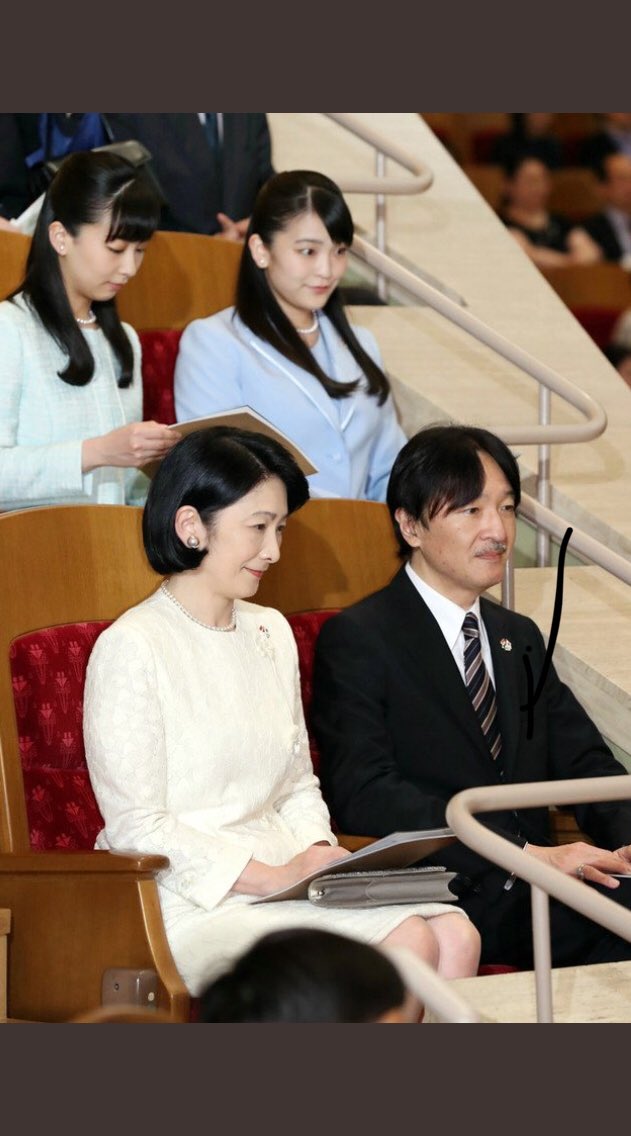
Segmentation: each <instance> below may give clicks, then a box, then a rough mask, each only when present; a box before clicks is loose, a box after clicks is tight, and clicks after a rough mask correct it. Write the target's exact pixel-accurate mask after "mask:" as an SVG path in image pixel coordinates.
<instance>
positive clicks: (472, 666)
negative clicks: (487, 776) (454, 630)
mask: <svg viewBox="0 0 631 1136" xmlns="http://www.w3.org/2000/svg"><path fill="white" fill-rule="evenodd" d="M462 632H463V635H464V638H465V648H464V681H465V685H466V687H467V691H468V694H469V697H470V699H471V701H472V703H473V709H474V710H475V712H476V714H477V716H478V720H479V722H480V727H481V729H482V733H483V734H484V737H485V738H486V742H487V745H488V747H489V749H490V751H491V757H492V758H493V760H494V761H497V759H498V758H499V756H500V754H501V752H502V737H501V734H500V729H499V724H498V721H497V699H496V697H495V690H494V688H493V683H492V682H491V677H490V675H489V672H488V671H487V669H486V667H485V665H484V659H483V658H482V651H481V648H480V628H479V626H478V619H477V616H476V615H474V614H473V612H472V611H469V612H467V614H466V616H465V618H464V623H463V624H462Z"/></svg>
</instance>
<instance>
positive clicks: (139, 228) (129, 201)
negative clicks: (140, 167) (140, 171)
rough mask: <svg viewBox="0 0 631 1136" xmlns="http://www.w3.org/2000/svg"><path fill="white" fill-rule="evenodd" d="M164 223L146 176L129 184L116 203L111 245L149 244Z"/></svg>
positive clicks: (122, 190)
mask: <svg viewBox="0 0 631 1136" xmlns="http://www.w3.org/2000/svg"><path fill="white" fill-rule="evenodd" d="M159 221H160V203H159V201H158V199H157V198H156V194H155V191H154V190H153V188H152V186H151V184H150V183H149V182H148V181H146V180H145V179H144V178H143V177H142V176H140V177H136V178H135V179H134V180H133V181H129V182H127V183H126V184H125V185H124V186H123V187H122V189H121V190H120V191H119V192H118V193H117V194H116V196H115V197H114V200H113V201H112V221H111V224H110V231H109V233H108V235H107V239H108V241H148V240H149V238H150V237H151V236H152V235H153V233H155V231H156V229H157V228H158V224H159Z"/></svg>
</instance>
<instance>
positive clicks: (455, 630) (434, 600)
mask: <svg viewBox="0 0 631 1136" xmlns="http://www.w3.org/2000/svg"><path fill="white" fill-rule="evenodd" d="M405 571H406V572H407V574H408V576H409V578H410V580H411V581H412V583H413V584H414V587H415V588H416V590H417V592H418V593H419V595H420V596H421V599H424V600H425V603H426V604H427V606H428V608H429V610H430V611H431V613H432V615H433V616H434V619H435V620H436V622H437V624H438V626H439V627H440V630H441V631H442V633H443V635H444V636H445V640H446V642H447V646H448V647H449V650H450V651H451V653H452V655H453V657H454V660H455V662H456V666H457V667H458V670H459V671H460V675H461V677H462V681H463V682H464V648H465V639H464V635H463V633H462V624H463V622H464V617H465V615H466V614H467V612H470V611H471V612H473V614H474V615H475V616H476V618H477V621H478V625H479V628H480V649H481V651H482V658H483V660H484V665H485V667H486V669H487V671H488V672H489V676H490V679H491V682H492V683H493V686H494V687H495V671H494V670H493V659H492V657H491V648H490V646H489V637H488V635H487V633H486V627H485V626H484V620H483V619H482V616H481V615H480V600H479V598H478V599H477V600H476V601H475V603H472V604H471V605H470V607H468V608H466V609H465V608H462V607H460V605H459V604H456V603H454V602H453V600H448V599H447V597H446V596H443V595H441V593H440V592H437V591H436V589H435V588H431V587H430V586H429V584H426V583H425V580H422V579H421V577H420V576H418V575H417V573H416V572H415V571H414V569H413V568H412V566H411V564H410V563H409V561H408V563H407V564H406V566H405Z"/></svg>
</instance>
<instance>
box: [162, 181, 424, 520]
mask: <svg viewBox="0 0 631 1136" xmlns="http://www.w3.org/2000/svg"><path fill="white" fill-rule="evenodd" d="M352 240H353V221H352V218H351V215H350V212H349V210H348V207H347V205H346V202H345V201H344V198H343V197H342V194H341V192H340V190H339V189H338V187H337V186H336V185H335V183H334V182H332V181H331V180H330V178H327V177H325V176H324V175H323V174H319V173H315V172H313V171H310V170H292V171H288V172H285V173H281V174H277V175H275V176H274V177H272V178H270V179H269V181H268V182H267V183H266V184H265V186H264V187H263V188H262V190H261V191H260V193H259V195H258V197H257V200H256V203H255V206H254V209H253V212H252V217H251V219H250V224H249V228H248V233H247V236H246V243H245V246H244V249H243V256H242V259H241V267H240V272H239V280H238V285H237V300H236V305H235V307H234V308H226V309H225V311H223V312H219V313H217V314H216V315H214V316H211V317H210V318H208V319H203V320H194V321H193V323H191V324H190V325H189V326H188V328H187V329H186V331H185V332H184V334H183V336H182V339H181V341H180V349H179V354H178V359H177V364H176V369H175V408H176V416H177V419H178V421H186V420H187V419H190V418H199V417H203V416H204V415H207V414H214V413H218V412H220V411H226V410H231V409H234V408H235V407H238V406H250V407H252V409H253V410H256V411H257V412H258V413H259V414H261V415H263V417H264V418H267V419H268V420H269V421H270V422H272V423H273V424H274V425H275V426H277V427H278V429H279V430H281V431H282V432H283V433H284V434H286V435H287V437H288V438H289V439H291V441H293V442H295V443H296V444H297V445H298V446H299V447H300V448H301V449H302V450H303V451H304V452H305V453H306V454H307V456H308V457H309V458H310V459H311V461H312V462H313V464H314V465H315V466H316V467H317V469H318V472H317V473H316V474H313V475H312V476H311V477H310V479H309V481H310V490H311V493H312V495H313V496H320V497H367V498H370V499H372V500H378V501H380V500H384V499H385V494H386V485H387V482H388V476H389V474H390V469H391V468H392V463H393V461H394V459H395V457H396V455H397V454H398V452H399V450H400V449H401V447H402V446H403V444H404V443H405V440H406V439H405V435H404V433H403V431H402V429H401V427H400V425H399V423H398V420H397V416H396V412H395V408H394V404H393V401H392V396H391V394H390V387H389V383H388V380H387V378H386V376H385V374H384V372H383V369H382V366H381V359H380V355H379V350H378V348H377V345H376V342H375V340H374V337H373V336H372V334H371V333H370V332H369V331H367V330H366V329H365V328H359V327H352V326H351V325H350V324H349V322H348V319H347V317H346V315H345V312H344V308H343V306H342V302H341V300H340V297H339V293H338V288H337V286H338V284H339V281H340V279H341V277H342V275H343V273H344V271H345V268H346V261H347V253H348V249H349V247H350V245H351V242H352Z"/></svg>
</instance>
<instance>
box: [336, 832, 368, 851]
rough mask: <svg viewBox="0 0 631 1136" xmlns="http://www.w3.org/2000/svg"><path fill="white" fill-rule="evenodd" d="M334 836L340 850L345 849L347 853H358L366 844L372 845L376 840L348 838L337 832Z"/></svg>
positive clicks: (366, 837)
mask: <svg viewBox="0 0 631 1136" xmlns="http://www.w3.org/2000/svg"><path fill="white" fill-rule="evenodd" d="M335 835H336V836H337V842H338V844H339V845H340V848H347V849H348V851H349V852H358V851H359V849H360V848H365V847H366V845H367V844H374V842H375V840H376V839H377V837H376V836H348V835H347V834H346V833H344V832H337V833H336V834H335Z"/></svg>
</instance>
